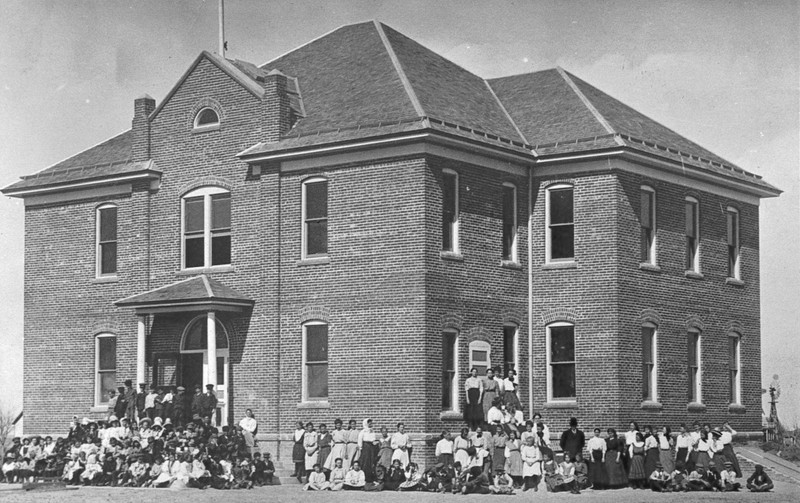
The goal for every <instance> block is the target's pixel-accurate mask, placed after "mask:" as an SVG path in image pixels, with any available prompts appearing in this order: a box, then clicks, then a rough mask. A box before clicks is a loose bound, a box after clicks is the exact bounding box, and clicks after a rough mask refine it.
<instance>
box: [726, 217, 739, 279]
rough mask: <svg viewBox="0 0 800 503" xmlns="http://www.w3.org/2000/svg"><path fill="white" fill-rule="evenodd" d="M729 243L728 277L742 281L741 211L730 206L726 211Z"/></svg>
mask: <svg viewBox="0 0 800 503" xmlns="http://www.w3.org/2000/svg"><path fill="white" fill-rule="evenodd" d="M725 219H726V223H727V228H728V229H727V231H728V232H727V241H728V277H729V278H734V279H741V273H740V270H741V268H740V265H739V211H738V210H737V209H736V208H732V207H730V206H728V209H727V211H725Z"/></svg>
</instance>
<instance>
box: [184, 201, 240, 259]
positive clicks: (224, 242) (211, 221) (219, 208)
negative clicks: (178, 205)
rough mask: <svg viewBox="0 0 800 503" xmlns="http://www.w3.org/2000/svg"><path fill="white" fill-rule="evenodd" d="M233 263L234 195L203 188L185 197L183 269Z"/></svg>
mask: <svg viewBox="0 0 800 503" xmlns="http://www.w3.org/2000/svg"><path fill="white" fill-rule="evenodd" d="M230 263H231V193H230V192H228V191H227V190H225V189H223V188H220V187H203V188H200V189H197V190H193V191H192V192H189V193H188V194H186V195H185V196H184V197H183V267H184V268H185V269H189V268H192V267H212V266H218V265H229V264H230Z"/></svg>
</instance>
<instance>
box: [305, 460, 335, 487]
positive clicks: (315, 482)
mask: <svg viewBox="0 0 800 503" xmlns="http://www.w3.org/2000/svg"><path fill="white" fill-rule="evenodd" d="M329 488H330V484H329V483H328V482H327V481H326V480H325V474H324V473H322V467H321V466H320V464H319V463H316V464H315V465H314V471H313V472H311V473H310V474H309V475H308V484H306V485H304V486H303V490H304V491H324V490H325V489H329Z"/></svg>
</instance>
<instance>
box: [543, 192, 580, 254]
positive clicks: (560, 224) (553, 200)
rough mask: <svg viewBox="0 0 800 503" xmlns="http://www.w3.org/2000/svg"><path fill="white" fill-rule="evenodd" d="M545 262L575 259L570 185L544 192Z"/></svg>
mask: <svg viewBox="0 0 800 503" xmlns="http://www.w3.org/2000/svg"><path fill="white" fill-rule="evenodd" d="M546 195H547V197H546V199H547V201H546V203H547V206H546V207H547V215H546V219H547V233H546V239H545V241H546V243H545V244H546V249H547V262H559V261H571V260H574V259H575V221H574V211H573V187H572V185H566V184H558V185H552V186H550V187H548V188H547V191H546Z"/></svg>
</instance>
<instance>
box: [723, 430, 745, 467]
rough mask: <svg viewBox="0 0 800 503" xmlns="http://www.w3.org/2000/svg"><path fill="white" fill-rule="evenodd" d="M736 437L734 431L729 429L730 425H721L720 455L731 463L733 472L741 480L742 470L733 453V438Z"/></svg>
mask: <svg viewBox="0 0 800 503" xmlns="http://www.w3.org/2000/svg"><path fill="white" fill-rule="evenodd" d="M734 435H736V430H734V429H733V428H731V425H730V424H728V423H725V424H723V425H722V438H721V441H722V446H723V447H722V453H723V454H725V457H726V458H727V459H728V461H730V462H731V463H733V470H734V471H735V472H736V476H737V477H738V478H742V469H741V468H740V467H739V460H738V459H737V458H736V453H735V452H733V445H732V442H733V436H734Z"/></svg>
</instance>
